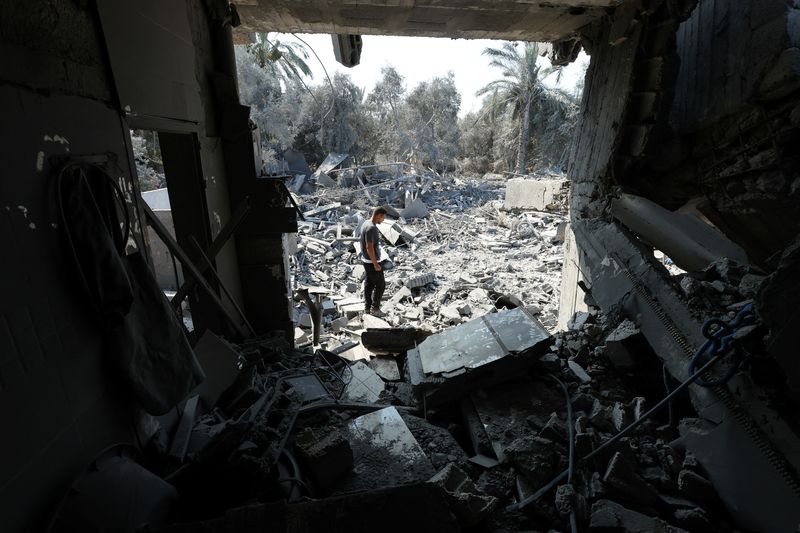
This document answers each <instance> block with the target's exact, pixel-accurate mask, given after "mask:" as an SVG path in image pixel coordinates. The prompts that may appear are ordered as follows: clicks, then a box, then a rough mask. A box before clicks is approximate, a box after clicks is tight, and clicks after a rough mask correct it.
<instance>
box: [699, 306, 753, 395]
mask: <svg viewBox="0 0 800 533" xmlns="http://www.w3.org/2000/svg"><path fill="white" fill-rule="evenodd" d="M755 321H756V317H755V314H754V313H753V304H752V303H749V304H747V305H745V306H744V307H742V309H740V310H739V312H738V313H736V316H735V317H734V318H733V320H731V321H730V322H726V321H724V320H723V319H721V318H711V319H708V320H706V322H705V323H704V324H703V327H702V329H701V332H702V333H703V336H704V337H705V338H706V339H707V340H706V342H705V343H704V344H703V345H702V346H701V347H700V349H698V350H697V352H696V353H695V354H694V357H692V360H691V361H690V362H689V367H688V368H687V371H688V373H689V377H691V376H693V375H694V373H695V368H696V367H697V366H698V365H699V366H703V364H704V363H705V362H706V361H709V360H710V359H711V358H713V357H715V356H727V355H730V356H731V364H730V367H729V368H728V371H727V372H726V373H725V375H724V376H722V377H720V378H717V379H713V380H710V381H706V380H704V379H702V378H698V379H697V380H696V381H695V383H697V384H698V385H700V386H702V387H716V386H718V385H722V384H724V383H727V382H728V381H729V380H730V379H731V378H732V377H733V376H734V375H735V374H736V372H738V371H739V368H740V367H741V366H742V362H743V360H744V356H743V354H742V352H741V350H740V349H739V347H738V346H734V345H733V341H734V337H735V335H736V331H737V330H738V329H740V328H742V327H745V326H750V325H752V324H754V323H755ZM714 326H716V328H717V329H716V330H715V331H714V332H713V333H712V332H711V329H712V327H714ZM729 352H732V353H730V354H729Z"/></svg>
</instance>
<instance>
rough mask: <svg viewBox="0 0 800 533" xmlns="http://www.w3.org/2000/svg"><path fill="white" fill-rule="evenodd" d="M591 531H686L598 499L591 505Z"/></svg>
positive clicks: (633, 532) (626, 532) (669, 532)
mask: <svg viewBox="0 0 800 533" xmlns="http://www.w3.org/2000/svg"><path fill="white" fill-rule="evenodd" d="M589 529H590V530H591V531H621V532H624V533H652V532H653V531H663V532H664V533H687V532H686V531H685V530H683V529H680V528H678V527H674V526H671V525H669V524H668V523H667V522H665V521H663V520H660V519H658V518H655V517H652V516H647V515H644V514H642V513H637V512H636V511H631V510H630V509H626V508H625V507H623V506H621V505H620V504H618V503H615V502H613V501H611V500H598V501H597V502H595V504H594V505H592V518H591V522H590V523H589Z"/></svg>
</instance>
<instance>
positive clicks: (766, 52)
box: [671, 0, 800, 133]
mask: <svg viewBox="0 0 800 533" xmlns="http://www.w3.org/2000/svg"><path fill="white" fill-rule="evenodd" d="M790 4H792V2H787V1H786V0H758V1H754V0H702V1H700V2H698V4H697V7H696V8H695V10H694V11H693V12H692V14H691V16H690V17H689V18H688V19H687V20H686V21H685V22H683V24H681V26H680V28H679V29H678V32H677V44H678V55H679V57H680V71H679V73H678V78H677V81H676V83H675V100H674V105H673V108H672V114H671V124H672V126H673V127H674V128H675V130H676V131H677V132H679V133H686V132H691V131H696V130H698V129H700V128H703V127H706V126H708V125H710V124H712V123H713V122H714V121H717V120H719V119H721V118H723V117H725V116H727V115H730V114H733V113H737V112H739V111H740V110H741V108H742V106H743V105H744V104H746V103H748V102H751V101H752V100H753V99H754V98H756V97H757V96H758V95H757V90H758V88H759V83H760V82H761V80H762V79H763V78H764V76H765V74H766V73H767V72H768V71H769V70H770V69H771V68H772V67H773V66H774V65H775V63H776V61H777V60H778V57H779V56H780V55H781V53H782V52H784V50H786V49H788V48H795V49H797V47H798V46H800V45H799V44H798V43H799V42H800V14H799V13H800V8H798V7H794V8H792V7H790ZM797 74H798V75H800V72H797Z"/></svg>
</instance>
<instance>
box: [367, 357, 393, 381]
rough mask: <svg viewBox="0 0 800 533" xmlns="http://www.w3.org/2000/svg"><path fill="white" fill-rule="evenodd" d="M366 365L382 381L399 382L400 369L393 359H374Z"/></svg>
mask: <svg viewBox="0 0 800 533" xmlns="http://www.w3.org/2000/svg"><path fill="white" fill-rule="evenodd" d="M368 364H369V367H370V368H371V369H372V370H374V371H375V372H376V373H377V374H378V375H379V376H380V377H381V378H382V379H383V380H384V381H400V369H399V368H398V367H397V361H395V360H394V358H392V357H376V358H375V359H373V360H372V361H370V362H369V363H368Z"/></svg>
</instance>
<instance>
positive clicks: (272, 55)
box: [247, 33, 314, 83]
mask: <svg viewBox="0 0 800 533" xmlns="http://www.w3.org/2000/svg"><path fill="white" fill-rule="evenodd" d="M247 52H248V53H249V54H251V55H252V56H253V58H254V60H255V63H256V64H257V65H258V66H259V67H261V68H262V69H264V70H266V71H267V72H268V74H269V77H270V78H271V79H273V80H280V81H284V82H293V83H303V77H308V78H313V77H314V76H313V74H312V73H311V69H310V68H309V66H308V63H307V60H308V57H309V56H308V50H306V47H305V45H303V44H301V43H296V42H293V41H287V42H281V41H280V40H278V39H277V37H276V36H274V35H273V34H271V33H256V42H255V43H253V44H250V45H248V46H247Z"/></svg>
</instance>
